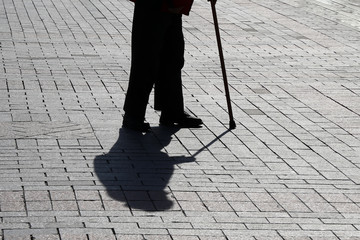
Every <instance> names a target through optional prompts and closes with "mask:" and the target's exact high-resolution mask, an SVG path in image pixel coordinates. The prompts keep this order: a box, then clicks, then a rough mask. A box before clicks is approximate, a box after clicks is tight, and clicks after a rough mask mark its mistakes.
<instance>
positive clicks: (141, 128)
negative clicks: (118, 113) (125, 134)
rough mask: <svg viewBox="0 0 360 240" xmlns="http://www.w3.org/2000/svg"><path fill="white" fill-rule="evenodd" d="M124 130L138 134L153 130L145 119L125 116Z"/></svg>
mask: <svg viewBox="0 0 360 240" xmlns="http://www.w3.org/2000/svg"><path fill="white" fill-rule="evenodd" d="M122 126H123V128H127V129H131V130H134V131H137V132H143V133H146V132H149V131H150V130H151V127H150V124H149V123H147V122H145V120H144V119H139V118H135V117H132V116H128V115H126V114H125V116H124V118H123V125H122Z"/></svg>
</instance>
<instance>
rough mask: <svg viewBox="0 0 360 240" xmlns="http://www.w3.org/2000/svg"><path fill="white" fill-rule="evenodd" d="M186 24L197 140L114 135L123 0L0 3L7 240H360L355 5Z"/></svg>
mask: <svg viewBox="0 0 360 240" xmlns="http://www.w3.org/2000/svg"><path fill="white" fill-rule="evenodd" d="M217 9H218V17H219V22H220V28H221V36H222V41H223V48H224V55H225V60H226V66H227V73H228V78H229V83H230V93H231V97H232V106H233V111H234V117H235V121H236V124H237V128H236V129H235V130H232V131H228V122H229V119H228V114H227V108H226V100H225V96H224V90H223V82H222V76H221V69H220V64H219V59H218V52H217V46H216V41H215V34H214V27H213V24H212V15H211V10H210V6H209V3H208V2H207V1H206V0H195V3H194V6H193V10H192V12H191V14H190V16H188V17H187V16H185V17H184V18H183V19H184V34H185V38H186V65H185V67H184V74H183V79H184V82H183V85H184V96H185V101H186V106H187V109H188V111H190V112H193V113H195V114H196V115H197V116H199V117H201V118H202V119H203V121H204V123H205V125H204V127H203V128H199V129H180V130H179V129H171V128H165V127H160V126H159V125H158V119H159V113H158V112H156V111H154V109H153V101H152V98H153V96H151V101H150V103H149V107H148V113H147V120H148V121H149V122H150V124H151V126H152V128H153V131H152V132H151V133H148V134H144V135H142V134H136V133H134V132H132V131H129V130H125V129H121V121H122V115H123V114H124V112H123V109H122V106H123V102H124V96H125V92H126V88H127V84H128V75H129V69H130V50H131V46H130V39H131V21H132V12H133V4H132V3H131V2H129V1H127V0H91V1H90V0H58V1H52V0H2V1H0V63H1V65H0V103H1V104H0V229H1V231H0V236H1V238H2V239H3V240H20V239H21V240H25V239H26V240H29V239H36V240H44V239H48V240H67V239H69V240H74V239H76V240H85V239H88V240H95V239H101V240H103V239H109V240H115V239H117V240H120V239H121V240H122V239H124V240H127V239H129V240H138V239H156V240H163V239H164V240H165V239H166V240H168V239H173V240H181V239H186V240H195V239H196V240H200V239H201V240H214V239H216V240H221V239H229V240H247V239H252V240H263V239H274V240H278V239H279V240H280V239H282V240H290V239H291V240H335V239H337V240H339V239H341V240H350V239H351V240H354V239H360V231H359V230H360V44H359V43H360V1H359V0H290V1H288V0H256V1H252V0H219V1H218V4H217Z"/></svg>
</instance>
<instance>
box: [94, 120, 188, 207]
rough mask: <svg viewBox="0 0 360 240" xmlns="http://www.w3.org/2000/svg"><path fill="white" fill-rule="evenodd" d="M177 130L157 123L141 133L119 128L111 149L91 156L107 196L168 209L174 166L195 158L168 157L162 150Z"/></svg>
mask: <svg viewBox="0 0 360 240" xmlns="http://www.w3.org/2000/svg"><path fill="white" fill-rule="evenodd" d="M177 131H178V129H176V128H166V127H157V128H153V132H150V133H146V134H142V133H138V132H135V131H132V130H128V129H123V128H121V129H120V132H119V138H118V140H117V141H116V143H115V144H114V145H113V147H112V148H111V149H110V151H109V152H108V153H107V154H104V155H99V156H97V157H96V158H95V159H94V167H95V173H96V175H97V177H98V178H99V180H100V182H101V183H102V184H103V185H104V186H105V188H106V191H107V194H108V196H110V197H111V198H112V199H113V200H116V201H121V202H123V203H124V204H125V205H127V206H128V207H129V208H131V209H140V210H145V211H164V210H169V209H171V208H172V207H173V205H174V202H173V200H172V199H171V190H170V189H169V187H168V183H169V181H170V179H171V177H172V175H173V172H174V169H175V166H176V165H177V164H181V163H185V162H193V161H195V158H194V157H185V156H173V157H171V156H169V155H168V154H167V153H166V151H165V150H164V147H166V146H167V145H169V144H170V142H171V140H172V138H173V135H174V134H175V133H176V132H177Z"/></svg>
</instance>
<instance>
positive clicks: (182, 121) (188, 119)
mask: <svg viewBox="0 0 360 240" xmlns="http://www.w3.org/2000/svg"><path fill="white" fill-rule="evenodd" d="M160 125H164V126H177V127H180V128H200V127H201V125H203V121H202V120H201V119H200V118H196V117H193V116H190V115H189V114H188V113H186V112H184V113H183V114H180V115H176V116H174V115H169V114H166V113H162V114H161V116H160Z"/></svg>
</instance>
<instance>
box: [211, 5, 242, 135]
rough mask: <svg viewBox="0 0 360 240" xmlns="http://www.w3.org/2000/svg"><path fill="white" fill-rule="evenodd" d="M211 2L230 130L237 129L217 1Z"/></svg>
mask: <svg viewBox="0 0 360 240" xmlns="http://www.w3.org/2000/svg"><path fill="white" fill-rule="evenodd" d="M209 1H210V2H211V9H212V14H213V18H214V26H215V33H216V40H217V44H218V49H219V57H220V63H221V70H222V75H223V79H224V86H225V94H226V102H227V107H228V112H229V118H230V124H229V125H230V129H235V127H236V124H235V121H234V117H233V113H232V108H231V99H230V93H229V84H228V81H227V76H226V69H225V61H224V55H223V51H222V46H221V38H220V31H219V23H218V20H217V15H216V8H215V4H216V0H209Z"/></svg>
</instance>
